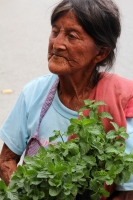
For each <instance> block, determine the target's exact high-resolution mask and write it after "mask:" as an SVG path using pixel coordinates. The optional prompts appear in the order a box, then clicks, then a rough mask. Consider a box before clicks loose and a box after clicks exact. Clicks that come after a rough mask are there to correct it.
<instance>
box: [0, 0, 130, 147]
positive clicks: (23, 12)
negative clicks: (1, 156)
mask: <svg viewBox="0 0 133 200" xmlns="http://www.w3.org/2000/svg"><path fill="white" fill-rule="evenodd" d="M56 2H58V0H12V1H11V0H0V126H2V124H3V123H4V121H5V119H6V118H7V116H8V114H9V112H10V110H11V109H12V107H13V105H14V103H15V101H16V99H17V97H18V95H19V93H20V92H21V90H22V88H23V86H24V85H25V84H26V83H28V82H29V81H30V80H32V79H33V78H35V77H37V76H41V75H44V74H47V73H49V71H48V68H47V46H48V37H49V33H50V13H51V9H52V8H53V5H54V4H55V3H56ZM116 3H117V4H118V5H119V7H120V10H121V13H122V35H121V38H120V41H119V45H118V53H117V54H118V55H117V60H116V63H115V66H114V69H113V72H114V73H117V74H119V75H121V76H124V77H126V78H129V79H133V56H132V53H133V39H132V35H133V23H132V20H133V12H132V10H133V1H132V0H128V1H125V0H116ZM4 89H12V90H13V93H12V94H2V93H1V91H2V90H4ZM16 123H17V122H16ZM2 144H3V142H2V141H1V140H0V149H1V146H2Z"/></svg>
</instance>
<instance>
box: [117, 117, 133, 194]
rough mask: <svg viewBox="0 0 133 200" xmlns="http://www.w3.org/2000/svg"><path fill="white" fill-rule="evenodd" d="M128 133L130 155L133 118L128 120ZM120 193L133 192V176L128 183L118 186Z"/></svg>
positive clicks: (132, 141) (132, 146) (127, 147)
mask: <svg viewBox="0 0 133 200" xmlns="http://www.w3.org/2000/svg"><path fill="white" fill-rule="evenodd" d="M127 132H128V134H129V138H128V139H127V140H126V153H130V151H131V149H133V118H127ZM116 190H118V191H131V190H133V175H131V177H130V179H129V181H128V182H126V183H124V184H119V185H117V186H116Z"/></svg>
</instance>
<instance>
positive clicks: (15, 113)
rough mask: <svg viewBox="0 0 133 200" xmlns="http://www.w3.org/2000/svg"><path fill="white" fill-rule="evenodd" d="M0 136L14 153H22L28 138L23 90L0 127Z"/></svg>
mask: <svg viewBox="0 0 133 200" xmlns="http://www.w3.org/2000/svg"><path fill="white" fill-rule="evenodd" d="M0 138H1V139H2V140H3V141H4V143H5V144H6V145H7V146H8V147H9V148H10V149H11V150H12V151H13V152H14V153H16V154H18V155H22V154H23V152H24V150H25V148H26V144H27V140H28V138H29V135H28V132H27V112H26V104H25V99H24V95H23V92H22V93H21V94H20V95H19V97H18V99H17V101H16V104H15V105H14V107H13V109H12V111H11V112H10V114H9V116H8V118H7V119H6V121H5V123H4V125H3V126H2V127H1V129H0Z"/></svg>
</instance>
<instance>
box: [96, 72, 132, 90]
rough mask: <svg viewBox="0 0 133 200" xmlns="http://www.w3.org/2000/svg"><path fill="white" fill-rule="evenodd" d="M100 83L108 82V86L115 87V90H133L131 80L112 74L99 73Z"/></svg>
mask: <svg viewBox="0 0 133 200" xmlns="http://www.w3.org/2000/svg"><path fill="white" fill-rule="evenodd" d="M100 77H101V82H109V85H110V86H111V87H112V86H115V87H116V88H122V89H124V88H127V87H128V88H127V89H131V90H132V89H133V80H130V79H127V78H125V77H122V76H119V75H117V74H113V73H105V72H101V73H100Z"/></svg>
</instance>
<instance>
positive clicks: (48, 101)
mask: <svg viewBox="0 0 133 200" xmlns="http://www.w3.org/2000/svg"><path fill="white" fill-rule="evenodd" d="M58 83H59V78H57V79H56V81H55V82H54V84H53V85H52V87H51V89H50V90H49V93H48V95H47V97H46V99H45V101H44V103H43V106H42V109H41V112H40V118H39V123H38V126H37V129H36V132H35V134H34V137H36V138H38V136H39V129H40V124H41V121H42V119H43V117H44V115H45V114H46V112H47V110H48V109H49V107H50V105H51V104H52V101H53V98H54V95H55V93H56V90H57V86H58Z"/></svg>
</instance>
